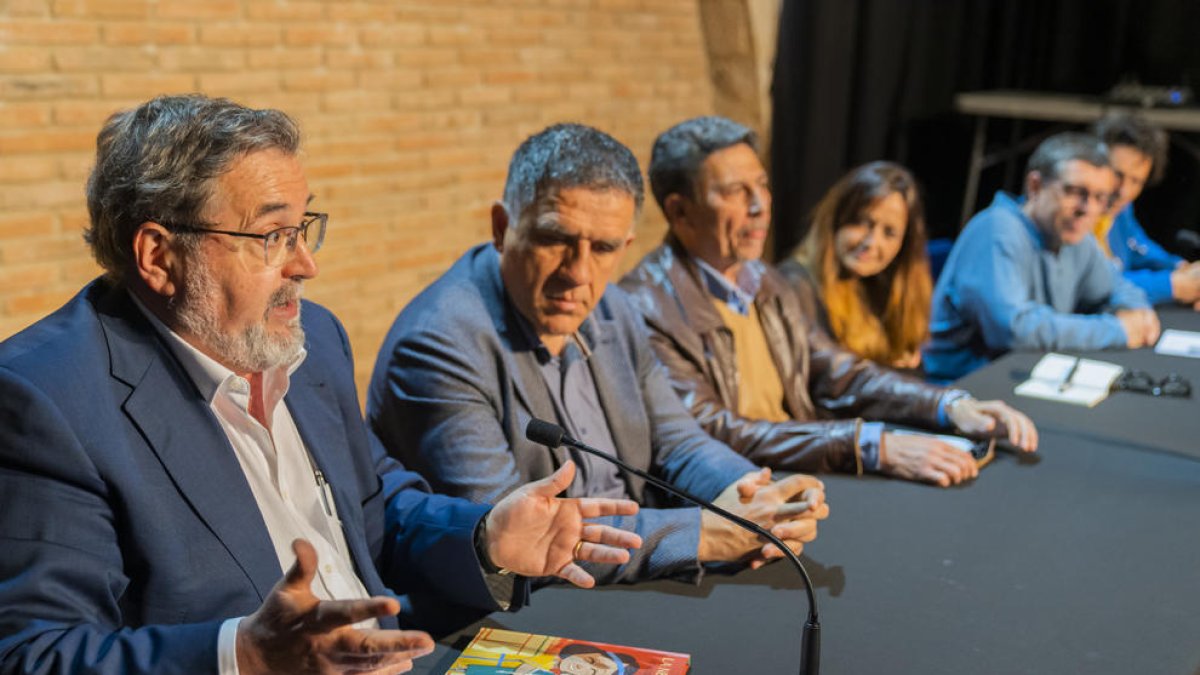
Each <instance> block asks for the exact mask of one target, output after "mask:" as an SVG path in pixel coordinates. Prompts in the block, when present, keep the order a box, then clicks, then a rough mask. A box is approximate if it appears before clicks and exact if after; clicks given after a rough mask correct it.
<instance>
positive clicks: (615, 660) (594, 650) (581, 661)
mask: <svg viewBox="0 0 1200 675" xmlns="http://www.w3.org/2000/svg"><path fill="white" fill-rule="evenodd" d="M558 657H559V662H558V667H557V668H555V673H558V674H560V675H568V674H569V675H636V674H637V672H638V663H637V661H636V660H634V658H633V657H632V656H629V655H628V654H622V653H620V652H610V651H605V650H603V649H600V648H599V647H593V646H590V645H581V644H572V645H566V646H565V647H563V648H562V651H560V652H559V654H558Z"/></svg>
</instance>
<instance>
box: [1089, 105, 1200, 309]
mask: <svg viewBox="0 0 1200 675" xmlns="http://www.w3.org/2000/svg"><path fill="white" fill-rule="evenodd" d="M1093 131H1094V132H1095V134H1096V135H1097V136H1099V137H1100V139H1101V140H1102V141H1104V142H1105V144H1107V145H1108V158H1109V161H1110V162H1112V166H1113V170H1114V171H1116V172H1117V176H1118V177H1119V178H1120V179H1121V189H1120V190H1118V191H1117V193H1116V198H1115V199H1114V200H1113V203H1112V206H1111V207H1109V209H1108V213H1106V214H1104V216H1102V217H1101V218H1100V219H1099V220H1097V221H1096V230H1095V233H1096V242H1097V243H1098V244H1100V248H1101V249H1102V250H1103V251H1104V252H1105V253H1107V254H1108V257H1109V259H1110V260H1112V262H1113V263H1114V264H1115V265H1116V266H1117V269H1118V270H1119V271H1120V272H1121V273H1122V274H1124V276H1125V278H1126V279H1128V280H1130V281H1132V282H1133V283H1134V284H1135V285H1136V286H1137V287H1138V288H1140V289H1142V290H1143V291H1145V292H1146V296H1147V297H1148V298H1149V299H1150V302H1151V303H1153V304H1155V305H1159V304H1166V303H1169V302H1178V303H1182V304H1185V305H1192V307H1193V308H1194V309H1197V310H1200V262H1193V263H1189V262H1188V261H1186V260H1184V259H1183V258H1181V257H1179V256H1177V255H1174V254H1171V253H1168V252H1167V251H1165V250H1164V249H1163V247H1162V246H1159V245H1158V244H1157V243H1156V242H1155V241H1154V240H1152V239H1151V238H1150V237H1149V236H1147V235H1146V231H1145V230H1143V229H1142V225H1141V223H1139V222H1138V219H1137V216H1135V215H1134V213H1133V201H1134V200H1135V199H1137V198H1138V195H1140V194H1142V188H1144V187H1146V186H1147V185H1151V184H1154V183H1157V182H1158V181H1160V180H1162V176H1163V173H1164V172H1165V169H1166V162H1167V132H1165V131H1163V130H1162V129H1161V128H1159V127H1157V126H1155V125H1154V124H1152V123H1151V122H1150V121H1148V120H1146V119H1145V118H1143V117H1139V116H1137V115H1128V114H1123V113H1121V114H1114V115H1108V116H1106V117H1104V118H1103V119H1101V120H1100V121H1099V122H1097V123H1096V125H1095V127H1093Z"/></svg>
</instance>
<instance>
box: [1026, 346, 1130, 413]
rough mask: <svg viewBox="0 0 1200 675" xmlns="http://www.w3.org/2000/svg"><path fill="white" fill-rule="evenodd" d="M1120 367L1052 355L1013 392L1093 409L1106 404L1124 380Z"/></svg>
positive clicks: (1044, 359)
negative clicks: (1116, 385) (1101, 402)
mask: <svg viewBox="0 0 1200 675" xmlns="http://www.w3.org/2000/svg"><path fill="white" fill-rule="evenodd" d="M1121 370H1122V369H1121V366H1118V365H1117V364H1115V363H1107V362H1105V361H1093V360H1092V359H1081V358H1077V357H1074V356H1067V355H1066V354H1054V353H1050V354H1047V355H1045V356H1043V357H1042V359H1041V360H1040V361H1038V362H1037V365H1036V366H1034V367H1033V372H1032V373H1030V375H1029V379H1028V380H1025V381H1024V382H1022V383H1021V384H1019V385H1017V388H1016V389H1015V390H1014V391H1015V392H1016V393H1017V394H1019V395H1021V396H1031V397H1033V398H1041V399H1046V400H1048V401H1062V402H1063V403H1071V404H1073V405H1083V406H1087V407H1089V408H1090V407H1092V406H1094V405H1096V404H1097V403H1099V402H1100V401H1103V400H1104V399H1105V398H1106V397H1107V396H1108V392H1109V391H1110V390H1111V389H1112V385H1113V382H1115V381H1116V380H1117V378H1118V377H1120V376H1121Z"/></svg>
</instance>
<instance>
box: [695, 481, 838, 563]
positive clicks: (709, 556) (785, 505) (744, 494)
mask: <svg viewBox="0 0 1200 675" xmlns="http://www.w3.org/2000/svg"><path fill="white" fill-rule="evenodd" d="M713 503H714V504H716V505H717V506H719V507H721V508H723V509H725V510H727V511H730V512H731V513H734V514H736V515H738V516H741V517H743V518H745V519H747V520H750V521H753V522H755V523H757V524H758V525H760V526H762V527H763V528H765V529H766V530H768V531H769V532H770V533H771V534H773V535H775V536H776V537H779V538H780V539H781V540H783V542H784V543H785V544H787V546H788V548H790V549H791V550H792V551H793V552H795V553H796V554H799V553H800V552H801V551H802V550H804V544H806V543H808V542H811V541H813V540H814V539H816V538H817V521H818V520H824V519H825V518H827V517H828V516H829V505H827V504H826V503H825V486H824V484H822V483H821V481H819V480H817V479H816V478H813V477H812V476H807V475H804V474H795V475H792V476H788V477H787V478H784V479H782V480H779V481H775V482H772V480H771V470H770V469H766V468H764V469H762V470H759V471H752V472H750V473H747V474H746V475H745V476H742V477H741V478H740V479H739V480H737V481H736V482H734V483H731V484H730V485H729V486H728V487H726V488H725V490H723V491H722V492H721V494H720V495H718V496H717V498H716V499H715V500H714V502H713ZM698 554H699V560H700V561H701V562H718V561H719V562H734V561H739V560H741V561H747V562H749V564H750V566H751V567H754V568H757V567H759V566H761V565H763V564H764V563H765V562H767V561H768V560H772V559H775V558H782V557H783V556H784V553H783V551H781V550H780V549H779V548H778V547H777V546H775V544H772V543H770V542H765V541H763V540H762V539H761V538H760V537H758V536H757V535H755V534H754V533H752V532H747V531H746V530H744V529H742V528H741V527H739V526H737V525H734V524H733V523H731V522H729V521H727V520H725V519H724V518H722V517H720V516H718V515H716V514H713V513H710V512H709V511H703V512H702V513H701V515H700V549H699V551H698Z"/></svg>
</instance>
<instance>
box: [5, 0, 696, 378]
mask: <svg viewBox="0 0 1200 675" xmlns="http://www.w3.org/2000/svg"><path fill="white" fill-rule="evenodd" d="M188 91H201V92H204V93H206V94H209V95H213V96H228V97H231V98H234V99H236V100H238V101H241V102H243V103H245V104H248V105H252V106H272V107H278V108H281V109H283V110H286V111H288V112H289V113H291V114H292V115H294V116H295V117H296V118H297V119H298V120H299V122H300V124H301V126H302V128H303V129H304V132H305V134H306V143H305V152H306V159H305V163H306V166H307V170H308V175H309V180H310V183H311V186H312V189H313V191H314V192H315V193H316V194H317V197H318V200H317V202H316V203H315V204H316V206H317V207H319V208H320V209H321V210H325V211H329V212H330V214H331V215H330V231H329V236H328V238H327V239H326V247H325V248H324V249H323V250H322V251H321V253H320V254H319V256H318V261H319V262H320V264H321V274H320V277H319V278H318V279H316V280H315V281H314V282H312V283H311V284H309V290H308V295H309V297H311V298H314V299H316V300H317V301H318V302H321V303H323V304H325V305H327V306H329V307H330V308H332V309H333V310H334V311H335V312H336V313H337V314H338V315H339V316H340V317H341V319H342V320H343V321H344V322H345V324H346V327H347V329H348V331H349V333H350V337H351V340H352V342H353V344H354V349H355V353H356V356H357V359H358V361H357V373H356V376H357V379H358V382H359V385H360V388H361V387H362V386H364V385H365V383H366V379H367V377H368V376H369V373H370V368H371V365H372V363H373V361H374V358H375V353H376V350H377V349H378V346H379V344H380V342H381V341H382V338H383V333H384V331H385V330H386V329H387V327H388V326H389V325H390V324H391V321H392V319H393V318H394V317H395V315H396V313H397V312H398V311H399V310H400V308H401V307H403V306H404V304H405V303H407V302H408V300H409V299H411V298H412V296H413V295H414V294H416V293H417V292H418V291H419V290H420V289H421V288H423V287H424V286H425V285H426V284H428V283H429V282H430V281H431V280H432V279H434V278H435V277H436V276H437V275H438V274H440V273H441V272H442V271H443V270H444V269H445V268H446V267H447V266H448V265H449V264H450V263H451V262H452V261H453V260H454V259H455V258H456V257H457V256H458V255H460V254H461V253H462V251H463V250H465V249H466V248H467V247H468V246H470V245H471V244H473V243H476V242H479V241H482V240H484V239H486V238H487V236H488V232H489V221H488V216H487V211H488V208H489V206H490V204H491V202H492V200H494V199H496V198H497V197H499V196H500V192H501V189H502V186H503V180H504V173H505V167H506V165H507V160H508V157H509V156H510V154H511V153H512V151H513V149H515V147H516V145H517V144H518V143H519V142H520V141H521V140H522V139H523V138H524V137H526V136H527V135H529V134H530V133H533V132H535V131H537V130H539V129H541V128H542V127H544V126H546V125H548V124H550V123H553V122H556V121H565V120H570V121H580V122H584V123H588V124H592V125H595V126H597V127H599V128H601V129H604V130H606V131H608V132H609V133H612V134H613V135H614V136H616V137H617V138H618V139H620V140H622V141H623V142H625V143H626V144H627V145H629V146H630V147H631V148H632V149H633V150H634V152H635V153H636V154H637V156H638V158H639V159H640V160H641V161H642V165H643V168H644V167H645V163H646V160H647V159H648V155H649V148H650V143H651V142H652V140H653V138H654V135H655V134H656V133H657V132H658V131H660V130H661V129H663V128H665V127H666V126H668V125H670V124H672V123H674V122H676V121H678V120H680V119H683V118H684V117H688V116H692V115H697V114H707V113H711V112H712V110H713V102H712V98H713V96H712V88H711V86H710V84H709V82H708V67H707V61H706V57H705V47H704V39H703V36H702V34H701V30H700V19H699V16H698V10H697V5H696V2H695V0H541V1H536V0H504V1H503V2H500V1H490V0H437V1H433V0H429V1H423V2H405V1H395V0H345V1H334V0H330V1H328V2H317V1H304V0H294V1H289V0H0V339H2V338H5V337H8V336H9V335H11V334H13V333H15V332H16V331H18V330H20V329H21V328H22V327H24V326H26V325H28V324H30V323H32V322H33V321H35V320H36V319H38V318H39V317H41V316H43V315H45V314H46V313H48V312H49V311H51V310H53V309H54V308H56V307H58V306H59V305H60V304H62V303H63V302H64V301H65V300H66V299H67V298H69V297H70V296H71V295H72V294H73V293H74V292H75V291H76V290H78V289H79V288H80V287H81V286H82V285H83V284H84V283H86V282H87V281H88V280H89V279H91V278H92V277H93V276H95V275H96V274H97V271H98V270H97V268H96V266H95V265H94V263H93V262H92V261H91V258H90V257H89V255H88V253H87V250H86V248H85V246H84V244H83V243H82V240H81V238H80V232H81V230H82V228H83V226H84V224H85V222H86V209H85V205H84V199H83V183H84V180H85V178H86V175H87V172H88V170H89V168H90V165H91V161H92V157H91V153H92V152H93V150H94V142H95V134H96V132H97V131H98V129H99V128H100V125H101V124H102V123H103V121H104V119H105V118H106V117H107V116H108V115H109V114H110V113H111V112H113V111H114V110H118V109H121V108H126V107H130V106H132V105H135V104H137V103H138V102H140V101H141V100H144V99H146V98H149V97H151V96H153V95H155V94H159V93H178V92H188ZM662 232H663V224H662V220H661V217H660V216H659V214H658V212H657V209H656V208H655V207H654V206H653V205H652V204H651V205H648V208H647V209H646V213H645V215H644V216H643V217H642V222H641V223H640V224H639V230H638V240H637V242H636V245H635V248H634V250H633V251H631V252H630V254H629V257H628V258H627V260H626V266H627V267H628V266H629V265H631V264H632V263H634V262H636V260H637V259H638V258H640V257H641V254H642V253H644V252H645V251H647V250H648V249H649V248H651V247H652V246H654V245H655V244H656V243H657V241H658V240H659V239H660V237H661V235H662Z"/></svg>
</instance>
